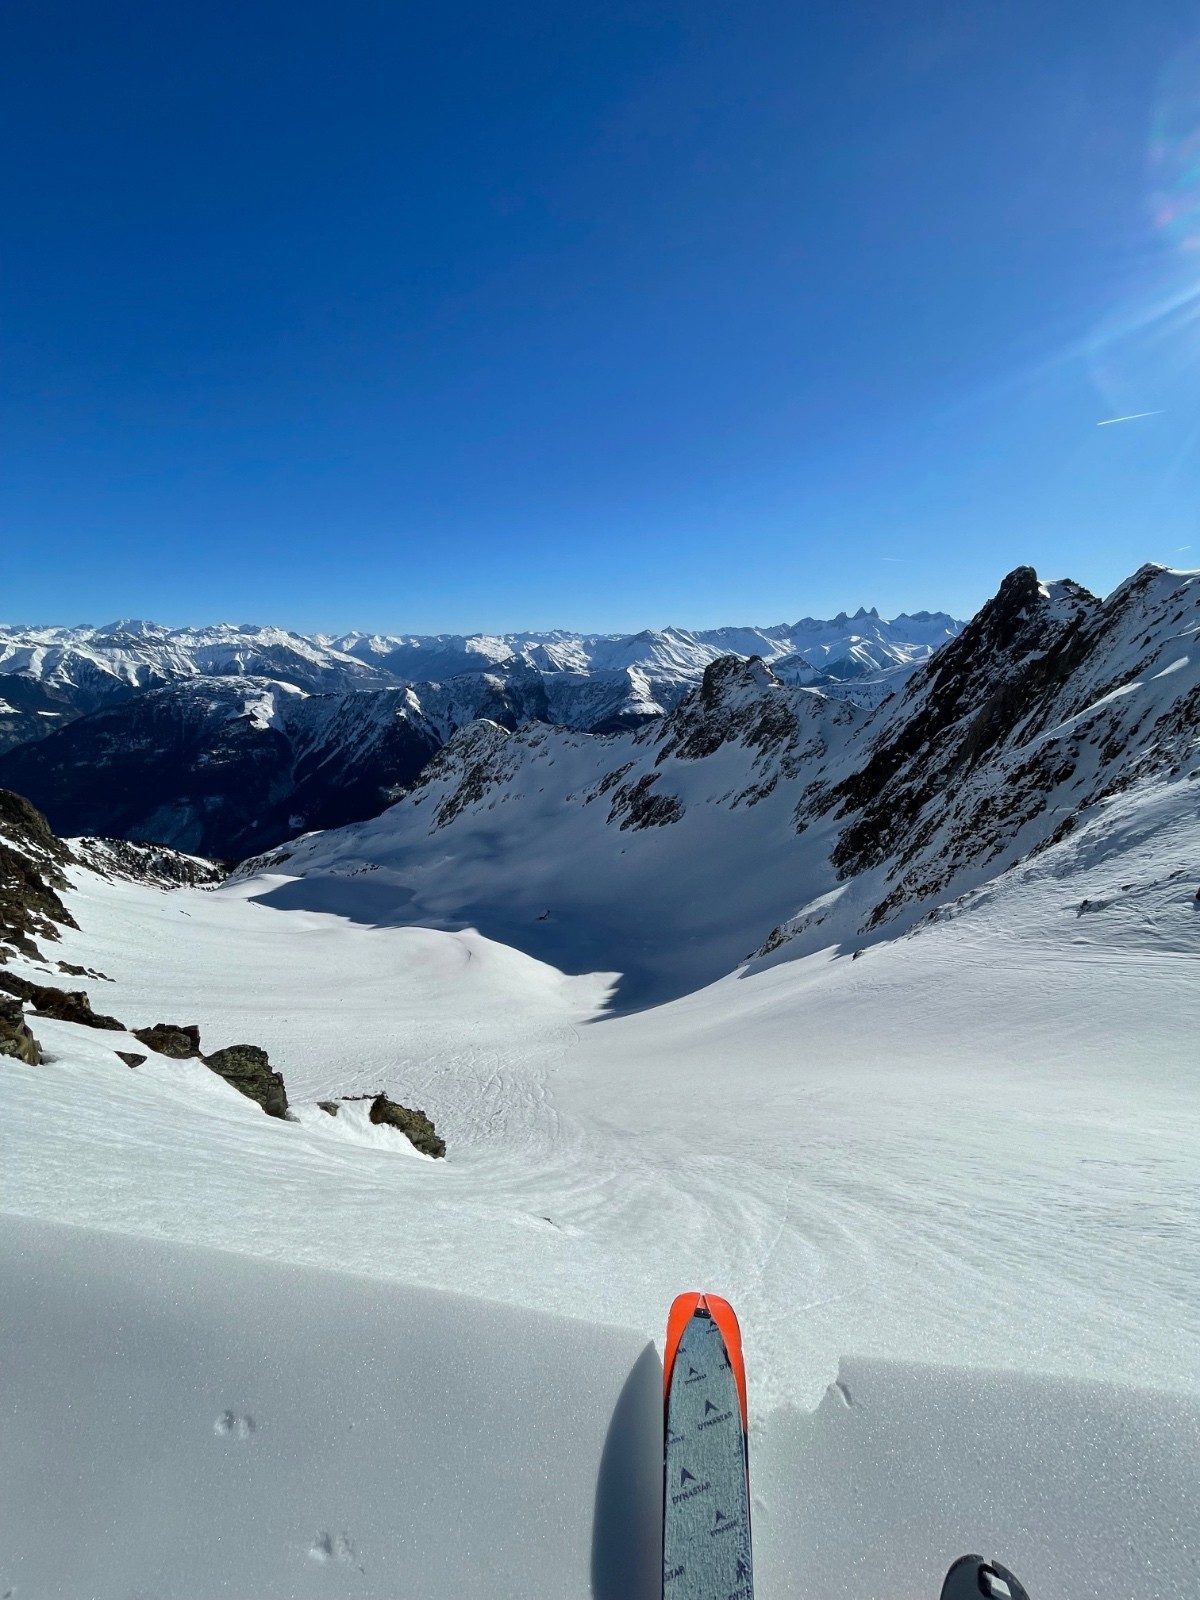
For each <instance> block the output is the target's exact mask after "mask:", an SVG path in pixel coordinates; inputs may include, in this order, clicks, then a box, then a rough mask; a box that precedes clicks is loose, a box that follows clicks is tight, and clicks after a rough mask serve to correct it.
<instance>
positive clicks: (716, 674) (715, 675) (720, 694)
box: [697, 656, 784, 711]
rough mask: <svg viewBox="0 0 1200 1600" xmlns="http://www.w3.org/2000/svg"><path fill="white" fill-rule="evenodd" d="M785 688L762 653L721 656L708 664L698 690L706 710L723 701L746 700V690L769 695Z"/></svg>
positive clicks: (753, 693) (754, 693) (712, 708)
mask: <svg viewBox="0 0 1200 1600" xmlns="http://www.w3.org/2000/svg"><path fill="white" fill-rule="evenodd" d="M783 687H784V685H783V684H782V683H781V682H780V680H779V679H778V678H777V677H776V676H775V674H774V673H773V672H772V671H771V669H770V667H768V666H767V664H766V662H765V661H764V660H763V658H762V657H761V656H749V657H746V656H718V657H717V659H716V660H715V661H711V662H709V664H708V666H707V667H705V669H704V676H703V677H702V678H701V680H700V688H699V690H698V691H697V693H698V695H699V700H700V704H701V705H702V706H703V707H704V709H705V710H706V711H712V710H714V709H715V708H716V707H717V706H718V705H720V704H721V703H722V702H724V703H726V704H728V703H732V701H733V700H734V699H735V698H736V699H737V700H738V701H741V700H743V699H744V698H745V696H746V694H747V693H749V694H752V695H760V694H767V693H769V692H770V691H771V690H772V689H782V688H783Z"/></svg>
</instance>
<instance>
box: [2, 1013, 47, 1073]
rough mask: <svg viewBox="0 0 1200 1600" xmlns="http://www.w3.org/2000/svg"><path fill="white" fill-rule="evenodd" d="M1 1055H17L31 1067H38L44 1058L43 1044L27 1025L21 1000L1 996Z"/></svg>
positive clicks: (16, 1056)
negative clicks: (41, 1044)
mask: <svg viewBox="0 0 1200 1600" xmlns="http://www.w3.org/2000/svg"><path fill="white" fill-rule="evenodd" d="M0 1056H15V1058H16V1059H17V1060H18V1061H25V1062H28V1063H29V1065H30V1066H31V1067H36V1066H37V1064H38V1063H39V1062H40V1061H41V1059H42V1049H41V1046H40V1045H39V1044H38V1042H37V1040H36V1039H35V1038H34V1036H33V1035H32V1033H30V1031H29V1029H28V1028H27V1027H26V1026H25V1014H24V1012H23V1011H22V1009H21V1002H20V1001H19V1000H8V999H4V998H2V997H0Z"/></svg>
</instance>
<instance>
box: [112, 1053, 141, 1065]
mask: <svg viewBox="0 0 1200 1600" xmlns="http://www.w3.org/2000/svg"><path fill="white" fill-rule="evenodd" d="M117 1054H118V1055H119V1056H120V1058H121V1060H122V1061H123V1062H124V1063H125V1065H126V1066H127V1067H140V1066H141V1064H142V1062H143V1061H145V1060H146V1059H147V1058H146V1057H145V1056H139V1055H138V1054H137V1052H136V1051H135V1050H118V1051H117Z"/></svg>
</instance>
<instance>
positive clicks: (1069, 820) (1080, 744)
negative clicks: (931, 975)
mask: <svg viewBox="0 0 1200 1600" xmlns="http://www.w3.org/2000/svg"><path fill="white" fill-rule="evenodd" d="M1198 634H1200V580H1197V579H1196V578H1195V577H1194V576H1192V575H1189V574H1185V573H1173V572H1169V571H1167V570H1166V569H1164V568H1161V567H1155V566H1147V567H1143V568H1142V569H1141V570H1140V571H1139V572H1137V573H1135V574H1134V575H1133V577H1132V578H1130V579H1129V580H1128V581H1127V582H1126V583H1124V584H1122V585H1121V586H1120V588H1119V589H1117V590H1116V591H1115V592H1114V593H1113V594H1112V595H1110V596H1109V597H1108V598H1107V599H1106V600H1104V601H1100V600H1098V599H1096V597H1095V596H1093V595H1090V594H1089V593H1088V592H1087V591H1086V590H1085V589H1082V588H1080V586H1079V585H1078V584H1074V583H1071V582H1060V583H1053V584H1046V583H1042V582H1040V581H1039V579H1038V576H1037V574H1036V573H1035V572H1034V571H1033V569H1032V568H1031V567H1018V568H1017V569H1016V571H1014V572H1012V573H1010V574H1009V576H1008V577H1007V578H1006V579H1005V580H1004V582H1003V583H1002V584H1001V586H1000V589H999V592H998V593H997V594H996V596H995V597H994V599H992V600H990V601H989V602H988V604H987V605H985V606H984V607H983V609H982V610H981V611H980V613H979V615H978V616H977V617H976V618H975V619H974V620H973V621H972V622H970V623H968V625H967V626H966V627H965V628H964V629H963V631H962V633H961V634H960V635H959V637H958V638H957V639H955V640H953V641H952V642H951V643H950V644H948V645H947V646H946V647H945V648H944V649H943V650H941V651H939V652H938V654H937V655H936V656H935V657H934V658H933V659H932V661H930V662H929V663H928V665H927V666H925V667H924V668H922V669H920V670H919V671H918V672H917V673H916V674H915V675H914V676H913V678H912V679H911V680H910V682H909V684H908V687H907V689H906V690H905V692H904V695H903V697H902V698H901V699H900V701H899V704H898V705H897V706H896V707H895V708H894V709H893V710H892V711H891V712H890V714H889V715H888V717H887V719H886V721H885V722H884V724H883V726H882V728H881V729H880V731H879V732H878V733H877V734H876V735H875V737H874V738H869V739H868V741H867V743H866V745H865V747H864V748H861V749H858V750H856V751H855V752H854V760H853V763H852V765H851V766H850V767H849V770H848V771H847V773H846V775H845V776H843V777H842V778H841V779H840V780H838V781H835V782H833V783H831V784H829V785H828V786H826V787H825V788H824V789H823V790H819V791H818V792H816V793H815V794H809V795H807V796H805V798H804V799H803V800H802V802H801V805H800V806H799V807H798V808H797V823H798V826H799V827H800V828H801V829H803V828H804V827H806V826H807V825H808V824H809V823H810V822H811V820H812V819H813V817H814V816H817V815H821V814H824V813H826V812H832V814H833V815H834V816H835V817H837V818H839V819H842V826H841V828H840V831H839V834H838V836H837V838H836V842H835V843H834V846H833V850H832V861H833V865H834V867H835V869H836V870H837V873H838V875H839V877H840V878H842V879H843V880H845V879H849V878H852V877H855V876H858V875H860V874H864V873H872V872H874V873H876V874H877V875H878V876H879V877H880V879H881V889H880V894H879V898H878V900H877V902H876V904H875V906H874V909H873V910H872V912H871V914H870V916H869V917H868V918H867V920H866V922H865V924H864V927H863V930H862V931H868V930H870V929H872V928H875V927H879V926H880V925H882V924H884V923H886V922H888V921H889V920H890V919H892V918H893V916H894V915H895V914H896V913H898V912H901V911H903V912H905V914H911V911H912V909H913V908H915V907H916V906H918V905H920V904H921V903H922V902H926V903H927V902H930V901H934V900H936V899H937V898H939V897H943V896H945V895H947V894H955V893H961V892H962V891H963V890H964V889H966V888H969V887H971V886H972V885H973V884H974V883H978V882H980V881H982V880H983V879H984V878H985V877H993V876H996V875H998V874H999V873H1000V872H1002V871H1004V870H1005V869H1006V868H1007V867H1009V866H1012V865H1014V864H1015V863H1016V862H1017V861H1018V860H1021V859H1023V858H1025V857H1027V856H1029V855H1031V854H1034V853H1036V852H1038V851H1041V850H1044V849H1047V848H1049V847H1051V846H1052V845H1054V844H1055V843H1057V842H1058V841H1060V840H1062V839H1065V838H1066V837H1067V835H1068V834H1069V833H1070V832H1071V831H1072V830H1073V829H1074V828H1075V827H1076V826H1077V823H1078V821H1079V819H1080V818H1081V816H1083V815H1084V814H1085V813H1086V811H1087V810H1088V809H1089V808H1090V807H1094V806H1096V805H1098V804H1099V803H1100V802H1102V801H1103V800H1105V799H1106V798H1107V797H1108V796H1110V795H1112V794H1114V793H1116V792H1117V791H1118V790H1120V789H1122V788H1125V787H1127V786H1128V785H1130V784H1132V783H1134V782H1136V781H1137V780H1138V779H1139V778H1141V777H1143V776H1147V775H1150V774H1154V773H1157V774H1162V775H1167V776H1175V775H1177V774H1179V773H1181V772H1182V771H1183V770H1184V769H1185V767H1186V766H1187V765H1188V764H1189V762H1194V750H1195V725H1196V723H1195V708H1196V707H1197V705H1200V684H1198V683H1197V664H1198V662H1197V656H1196V652H1195V643H1194V641H1195V639H1196V637H1197V635H1198Z"/></svg>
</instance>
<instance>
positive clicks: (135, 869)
mask: <svg viewBox="0 0 1200 1600" xmlns="http://www.w3.org/2000/svg"><path fill="white" fill-rule="evenodd" d="M71 843H72V845H73V847H74V850H75V854H76V855H77V856H78V858H79V860H81V861H82V862H83V863H84V865H85V866H88V867H91V869H92V871H93V872H98V873H100V875H101V876H102V877H105V878H127V879H128V880H129V881H130V882H131V883H150V884H154V885H155V887H156V888H159V889H179V888H183V887H195V886H197V885H206V884H215V883H222V882H223V881H224V880H225V879H226V878H227V877H228V876H229V873H230V869H231V867H232V863H231V862H228V861H214V860H212V859H211V858H210V857H208V856H190V855H185V854H184V852H183V851H182V850H172V849H171V847H170V846H169V845H165V844H147V843H145V842H144V841H143V840H140V839H94V838H90V837H84V838H82V839H73V840H72V841H71Z"/></svg>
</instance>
